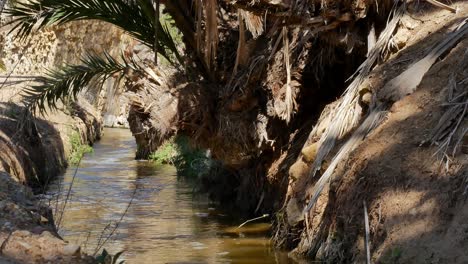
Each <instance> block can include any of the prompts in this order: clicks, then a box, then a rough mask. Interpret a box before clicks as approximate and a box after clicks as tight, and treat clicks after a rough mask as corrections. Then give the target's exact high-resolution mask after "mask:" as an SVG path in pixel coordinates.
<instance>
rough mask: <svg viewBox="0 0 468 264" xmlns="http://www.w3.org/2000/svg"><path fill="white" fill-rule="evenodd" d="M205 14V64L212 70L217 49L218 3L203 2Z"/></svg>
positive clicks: (207, 0) (212, 0) (211, 0)
mask: <svg viewBox="0 0 468 264" xmlns="http://www.w3.org/2000/svg"><path fill="white" fill-rule="evenodd" d="M205 12H206V48H207V50H206V58H207V60H208V62H207V64H208V65H209V67H210V68H212V63H213V61H214V59H215V57H216V52H217V49H218V41H219V39H218V38H219V33H218V3H217V0H205Z"/></svg>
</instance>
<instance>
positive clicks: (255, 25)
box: [239, 9, 264, 39]
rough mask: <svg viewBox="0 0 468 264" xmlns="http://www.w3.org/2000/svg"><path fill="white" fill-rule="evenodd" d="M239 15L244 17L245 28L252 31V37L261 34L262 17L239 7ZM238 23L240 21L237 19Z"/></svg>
mask: <svg viewBox="0 0 468 264" xmlns="http://www.w3.org/2000/svg"><path fill="white" fill-rule="evenodd" d="M239 15H240V16H241V17H242V18H243V19H244V21H245V25H246V26H247V30H249V31H250V33H252V36H253V38H254V39H256V38H258V36H260V35H262V34H263V30H264V28H263V17H262V16H260V15H256V14H254V13H252V12H248V11H245V10H243V9H239ZM239 23H240V21H239Z"/></svg>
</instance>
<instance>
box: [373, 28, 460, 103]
mask: <svg viewBox="0 0 468 264" xmlns="http://www.w3.org/2000/svg"><path fill="white" fill-rule="evenodd" d="M466 34H468V19H465V20H464V21H463V22H461V23H460V24H459V25H458V26H457V28H456V29H455V30H454V31H453V32H451V33H450V34H449V35H448V36H447V37H446V38H444V40H443V41H442V42H441V43H439V44H438V45H436V46H435V47H433V48H432V49H431V50H430V51H429V53H428V54H427V55H426V56H424V58H422V59H421V60H419V61H417V62H416V63H414V64H412V65H411V66H410V67H408V69H407V70H405V71H404V72H403V73H401V74H400V75H398V76H397V77H396V78H394V79H392V80H391V81H390V82H389V83H387V84H386V85H385V87H384V88H382V90H381V91H380V92H379V97H380V98H383V99H384V100H388V101H391V102H396V101H398V100H399V99H401V98H402V97H404V96H406V95H407V94H410V93H412V92H413V91H414V90H415V89H416V87H417V86H418V85H419V83H420V82H421V80H422V78H423V77H424V75H425V74H426V72H427V71H428V70H429V69H430V68H431V67H432V65H433V64H434V63H435V62H436V60H437V59H438V58H439V57H440V56H441V55H442V54H443V53H444V52H445V51H447V50H448V49H449V48H451V47H452V46H453V45H454V44H455V43H457V42H458V41H459V40H460V39H461V38H462V37H463V36H465V35H466Z"/></svg>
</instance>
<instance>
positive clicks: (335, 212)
mask: <svg viewBox="0 0 468 264" xmlns="http://www.w3.org/2000/svg"><path fill="white" fill-rule="evenodd" d="M411 7H412V6H410V9H408V13H407V14H406V15H404V16H403V17H402V19H401V21H400V23H399V26H398V31H397V32H396V34H395V36H394V38H393V40H394V41H395V43H396V44H397V46H398V47H399V49H400V50H399V51H396V52H394V54H392V55H391V57H390V58H389V59H388V60H387V62H385V63H384V64H382V65H380V66H378V67H377V68H376V69H375V70H373V72H372V73H371V74H370V76H369V77H368V78H367V80H366V82H365V85H367V87H369V88H370V89H371V90H372V91H375V93H376V94H377V97H378V96H379V91H380V90H383V88H384V87H385V85H386V84H387V83H389V81H390V80H392V79H393V78H395V77H396V76H398V75H399V74H401V73H402V72H403V71H404V70H406V69H407V68H408V67H409V66H410V65H411V64H412V63H414V62H416V61H418V60H419V59H421V58H422V57H423V56H425V54H427V52H428V51H429V50H430V49H431V48H432V47H434V46H435V45H436V44H438V43H440V42H442V41H443V40H444V39H446V38H448V32H450V30H453V26H454V25H456V24H457V23H460V21H462V20H463V19H465V17H464V16H466V14H467V12H468V5H467V4H466V3H457V4H456V7H457V8H458V13H457V14H453V13H451V12H449V11H446V10H441V9H439V8H436V7H432V6H425V5H423V6H421V7H419V8H417V9H411ZM467 50H468V41H467V38H466V37H465V38H463V39H462V40H461V41H460V42H459V43H457V44H456V45H455V46H453V48H451V49H449V51H448V52H447V53H445V54H443V55H442V56H441V58H440V59H439V60H438V61H437V62H436V63H435V64H434V65H433V66H432V68H431V69H430V70H429V71H428V72H427V74H425V75H424V78H423V79H422V82H421V83H420V84H419V86H418V87H417V89H416V91H415V92H414V93H412V94H410V95H409V96H406V97H404V98H402V99H401V100H398V101H397V102H395V103H394V104H392V105H391V107H390V108H389V111H388V113H387V114H386V117H385V121H384V122H383V123H382V124H381V125H379V126H378V127H377V128H376V129H375V130H374V131H373V132H371V133H370V134H369V135H368V136H367V137H366V138H365V139H364V140H363V141H362V142H361V143H360V145H359V146H358V147H357V148H356V149H355V150H354V151H353V152H351V154H350V155H349V157H348V158H347V159H346V160H345V161H344V162H343V163H341V164H340V165H339V166H338V167H337V169H336V170H335V171H334V173H333V177H332V180H331V182H330V184H329V185H326V187H325V189H324V191H323V192H322V194H321V196H320V197H319V198H318V201H317V203H316V204H315V206H314V207H312V209H311V210H310V211H309V212H308V213H307V214H306V215H305V218H304V216H303V215H302V212H303V211H302V210H303V208H305V207H306V206H307V204H308V203H309V199H311V196H312V194H313V193H314V191H315V190H316V189H315V188H316V183H317V181H316V178H315V179H314V178H311V177H307V176H308V175H309V172H310V171H311V169H312V168H311V166H312V165H313V161H314V159H315V158H316V153H317V143H315V142H314V140H310V141H309V142H308V143H307V144H306V145H305V148H304V149H303V150H302V154H301V155H300V156H299V158H298V160H297V162H296V163H295V164H294V166H293V167H292V168H291V170H290V175H289V176H290V184H289V187H288V198H287V201H286V204H285V206H284V208H283V210H281V211H280V213H279V214H278V219H277V223H278V224H279V226H278V233H277V239H278V240H277V241H278V244H279V245H282V246H286V247H289V248H291V249H294V251H293V255H296V256H308V257H310V258H314V259H320V260H324V261H327V262H330V263H350V262H357V263H364V262H365V261H366V250H365V233H366V232H365V222H364V203H365V204H366V209H367V213H368V214H369V224H370V228H369V232H370V234H369V246H370V253H371V254H370V256H371V261H372V262H373V263H466V262H467V261H468V259H467V256H466V247H467V245H468V244H467V236H466V230H467V228H468V226H467V225H466V223H467V221H468V214H467V212H468V210H467V204H466V189H467V184H466V182H467V176H468V155H467V152H466V146H467V143H468V142H467V141H466V133H467V127H468V124H467V116H466V107H465V110H463V107H461V108H460V112H452V114H449V115H447V114H446V113H447V111H448V110H449V109H450V107H453V106H454V104H456V102H458V101H457V100H461V103H460V104H461V105H463V104H466V91H468V84H467V82H466V78H467V77H468V71H467V68H468V59H467V58H468V57H467V56H468V54H467ZM373 93H374V92H373ZM454 96H455V97H457V100H455V99H454ZM463 96H465V97H463ZM463 98H465V99H463ZM453 100H455V101H453ZM463 100H465V101H463ZM463 102H464V103H463ZM463 111H465V112H463ZM457 123H458V124H459V125H458V126H457V127H458V128H459V130H456V131H455V130H454V124H457ZM438 128H441V129H439V130H442V131H443V132H442V133H438V134H437V133H435V132H436V130H437V129H438ZM452 132H453V133H454V134H453V136H454V138H457V139H461V142H458V145H457V146H458V148H456V149H453V147H454V145H456V144H455V143H457V142H451V143H450V144H449V145H448V148H447V149H444V145H443V144H444V139H445V138H446V136H447V135H448V134H450V133H452ZM434 134H437V135H439V136H440V135H443V136H440V137H438V138H437V139H436V140H434V143H431V142H432V141H431V139H433V136H434ZM348 138H349V137H344V138H342V139H341V140H340V144H339V146H338V147H336V150H334V152H336V151H337V150H338V149H339V148H340V147H341V146H343V145H344V142H346V141H347V140H348ZM440 150H442V152H441V151H440ZM443 151H446V153H447V156H444V155H443ZM327 166H328V163H327V162H325V165H324V166H323V167H324V168H323V169H322V171H321V173H323V171H324V170H326V169H327ZM321 173H319V175H320V174H321Z"/></svg>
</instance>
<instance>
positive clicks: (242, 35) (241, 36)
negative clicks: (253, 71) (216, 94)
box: [229, 9, 246, 83]
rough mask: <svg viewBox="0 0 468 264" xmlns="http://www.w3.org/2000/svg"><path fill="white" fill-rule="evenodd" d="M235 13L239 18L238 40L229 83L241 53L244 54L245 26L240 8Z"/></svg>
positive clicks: (234, 73)
mask: <svg viewBox="0 0 468 264" xmlns="http://www.w3.org/2000/svg"><path fill="white" fill-rule="evenodd" d="M237 15H238V20H239V42H238V43H237V52H236V63H235V64H234V70H233V71H232V76H231V81H230V82H229V83H232V80H233V79H234V77H235V76H236V74H237V67H239V63H240V59H241V56H242V54H244V52H245V48H246V43H245V26H244V23H243V22H242V15H241V10H240V9H239V10H238V12H237Z"/></svg>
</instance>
